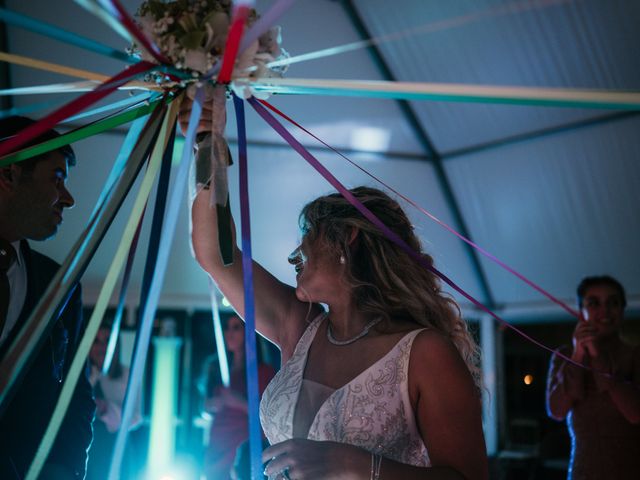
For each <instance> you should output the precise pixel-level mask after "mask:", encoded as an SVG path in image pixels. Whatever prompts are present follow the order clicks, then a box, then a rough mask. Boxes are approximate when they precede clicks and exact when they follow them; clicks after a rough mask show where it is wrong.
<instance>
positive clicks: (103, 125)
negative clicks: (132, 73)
mask: <svg viewBox="0 0 640 480" xmlns="http://www.w3.org/2000/svg"><path fill="white" fill-rule="evenodd" d="M160 102H161V100H159V99H156V100H154V101H152V102H150V103H149V104H145V105H142V106H140V107H138V108H135V109H133V110H127V111H125V112H122V113H120V114H117V115H113V116H109V117H107V118H104V119H102V120H99V121H97V122H93V123H91V124H89V125H87V126H85V127H81V128H78V129H76V130H72V131H71V132H68V133H65V134H63V135H60V136H59V137H58V138H54V139H51V140H47V141H46V142H42V143H39V144H37V145H34V146H32V147H28V148H25V149H23V150H19V151H17V152H15V153H12V154H10V155H7V156H5V157H2V158H0V167H4V166H6V165H11V164H12V163H16V162H21V161H23V160H26V159H28V158H32V157H35V156H36V155H41V154H43V153H46V152H50V151H51V150H55V149H57V148H60V147H61V146H63V145H68V144H70V143H74V142H77V141H79V140H83V139H85V138H87V137H91V136H93V135H97V134H99V133H102V132H104V131H107V130H111V129H112V128H115V127H117V126H120V125H123V124H125V123H129V122H131V121H133V120H136V119H139V118H141V117H144V116H146V115H148V114H149V113H150V112H152V111H153V110H155V108H156V107H157V106H158V105H159V103H160ZM139 126H140V127H141V125H139Z"/></svg>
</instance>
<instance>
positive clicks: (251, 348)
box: [233, 95, 262, 478]
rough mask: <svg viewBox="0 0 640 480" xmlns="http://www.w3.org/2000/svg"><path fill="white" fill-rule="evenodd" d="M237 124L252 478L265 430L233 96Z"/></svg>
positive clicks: (242, 146) (243, 157)
mask: <svg viewBox="0 0 640 480" xmlns="http://www.w3.org/2000/svg"><path fill="white" fill-rule="evenodd" d="M233 105H234V107H235V110H236V124H237V126H238V165H239V169H240V217H241V230H242V278H243V284H244V322H245V325H246V327H245V329H244V331H245V337H244V350H245V358H246V362H247V363H246V365H247V372H246V373H247V400H248V403H249V449H250V454H251V478H260V475H261V474H262V430H261V428H260V415H259V413H258V412H259V408H260V392H259V390H258V356H257V352H256V320H255V301H254V295H253V260H252V255H251V222H250V215H249V180H248V168H247V134H246V128H245V120H244V103H243V101H242V99H240V98H239V97H238V96H237V95H233Z"/></svg>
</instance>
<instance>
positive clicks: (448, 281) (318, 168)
mask: <svg viewBox="0 0 640 480" xmlns="http://www.w3.org/2000/svg"><path fill="white" fill-rule="evenodd" d="M248 101H249V103H250V104H251V106H252V107H253V108H254V109H255V111H256V112H257V113H258V115H260V116H261V117H262V118H263V119H264V120H265V121H266V122H267V123H268V124H269V125H270V126H271V127H272V128H273V129H274V130H275V131H276V132H277V133H278V134H279V135H280V136H281V137H282V138H283V139H284V140H285V141H286V142H287V143H288V144H289V145H290V146H291V147H292V148H293V149H294V150H295V151H296V152H298V153H299V154H300V156H302V158H304V159H305V160H306V161H307V163H309V164H310V165H311V166H312V167H313V168H315V169H316V171H317V172H318V173H320V175H322V176H323V177H324V178H325V179H326V180H327V181H328V182H329V183H330V184H331V185H332V186H333V187H334V188H335V189H336V190H338V191H339V192H340V193H341V194H342V196H343V197H344V198H345V199H346V200H347V201H348V202H349V203H351V205H353V206H354V207H355V208H356V209H357V210H358V211H359V212H360V213H361V214H362V215H363V216H364V217H365V218H367V219H368V220H369V221H370V222H371V223H373V224H374V225H375V226H376V227H378V229H380V231H381V232H382V233H383V234H384V235H385V236H386V237H387V238H388V239H389V240H391V241H392V242H393V243H395V244H396V245H398V246H399V247H400V248H401V249H402V250H404V251H405V252H406V253H407V254H408V255H409V256H410V257H411V258H413V259H414V260H415V261H416V262H417V263H419V264H420V265H422V266H423V267H424V268H426V269H427V270H429V271H430V272H432V273H433V274H434V275H437V276H438V277H439V278H440V279H442V280H443V281H444V282H445V283H446V284H447V285H449V286H450V287H451V288H453V289H454V290H455V291H456V292H458V293H459V294H460V295H462V296H463V297H464V298H466V299H467V300H469V301H470V302H471V303H472V304H473V305H475V306H476V307H477V308H479V309H480V310H482V311H483V312H485V313H487V314H489V315H491V317H493V318H494V319H496V320H497V321H498V322H500V323H501V324H502V325H505V326H506V327H508V328H510V329H512V330H513V331H515V332H517V333H518V334H519V335H521V336H522V337H523V338H526V339H527V340H528V341H530V342H531V343H533V344H534V345H537V346H538V347H540V348H542V349H544V350H547V351H549V352H551V353H555V354H556V355H558V356H559V357H561V358H562V359H563V360H565V361H567V362H569V363H571V364H573V365H576V366H580V367H584V366H583V365H581V364H579V363H577V362H575V361H574V360H572V359H571V358H569V357H567V356H566V355H563V354H561V353H559V352H556V351H555V350H554V349H552V348H549V347H547V346H546V345H544V344H543V343H541V342H539V341H538V340H536V339H534V338H532V337H530V336H529V335H527V334H526V333H524V332H523V331H522V330H520V329H518V328H517V327H515V326H514V325H511V324H510V323H509V322H507V321H505V320H503V319H502V318H500V317H499V316H498V315H496V314H495V313H494V312H493V311H492V310H491V309H489V308H487V307H486V306H485V305H484V304H482V303H481V302H479V301H478V300H476V299H475V298H474V297H473V296H471V295H470V294H468V293H467V292H466V291H465V290H463V289H462V288H461V287H459V286H458V285H457V284H456V283H455V282H453V280H451V279H450V278H449V277H447V276H446V275H445V274H443V273H442V272H440V271H439V270H438V269H437V268H435V267H434V266H433V265H429V263H427V262H426V261H425V260H424V258H423V257H422V255H420V253H418V252H416V251H415V250H413V249H412V248H411V247H410V246H409V245H408V244H407V243H406V242H405V241H404V240H402V238H400V237H399V236H398V235H397V234H396V233H395V232H393V231H392V230H391V229H389V227H387V226H386V225H385V224H384V223H383V222H382V221H381V220H380V219H379V218H378V217H376V216H375V215H374V214H373V213H372V212H371V211H370V210H369V209H368V208H367V207H365V206H364V205H363V204H362V203H361V202H360V201H359V200H358V199H357V198H356V197H355V196H354V195H353V194H352V193H351V192H350V191H349V190H348V189H347V188H346V187H345V186H344V185H342V183H340V182H339V181H338V179H337V178H336V177H335V176H333V174H331V172H329V170H327V169H326V168H325V167H324V165H322V164H321V163H320V162H319V161H318V160H317V159H316V158H315V157H314V156H313V155H311V153H309V152H308V151H307V149H306V148H304V147H303V146H302V144H301V143H300V142H298V141H297V140H296V139H295V138H294V137H293V136H292V135H291V134H290V133H289V132H288V131H287V130H286V129H285V128H284V127H283V126H282V125H281V124H280V123H279V122H278V120H276V118H275V117H273V116H272V115H271V114H270V113H269V112H268V111H267V110H266V108H265V107H263V106H262V105H261V104H260V102H258V101H257V100H256V99H254V98H250V99H249V100H248Z"/></svg>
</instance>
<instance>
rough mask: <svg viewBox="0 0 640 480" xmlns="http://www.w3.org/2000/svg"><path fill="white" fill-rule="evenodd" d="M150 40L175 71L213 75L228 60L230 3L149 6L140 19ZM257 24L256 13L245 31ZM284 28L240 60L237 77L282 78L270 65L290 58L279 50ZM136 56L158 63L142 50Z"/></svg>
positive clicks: (184, 0) (212, 0)
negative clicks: (226, 58)
mask: <svg viewBox="0 0 640 480" xmlns="http://www.w3.org/2000/svg"><path fill="white" fill-rule="evenodd" d="M136 17H137V20H138V23H139V24H140V27H141V29H142V31H143V33H145V34H146V36H147V37H148V38H150V39H151V40H153V41H154V42H155V44H156V45H157V46H158V48H159V49H160V51H161V52H162V53H163V54H164V55H165V56H166V57H167V58H168V59H169V60H171V61H172V62H173V66H174V67H175V68H177V69H179V70H183V71H186V72H188V73H190V74H191V76H192V77H194V78H198V77H200V76H202V75H203V74H205V73H207V72H209V71H210V70H211V69H212V68H213V66H214V65H215V64H216V63H217V62H219V61H220V60H221V58H222V56H223V54H224V47H225V44H226V41H227V33H228V31H229V25H230V23H231V1H230V0H173V1H169V2H165V1H162V0H146V1H144V2H143V3H142V5H140V8H139V9H138V12H137V14H136ZM257 19H258V14H257V13H256V11H255V10H253V9H252V10H251V13H250V14H249V16H248V18H247V25H246V26H247V27H248V26H251V25H252V24H253V23H254V22H255V21H256V20H257ZM280 42H281V38H280V27H277V26H276V27H272V28H271V29H270V30H269V31H267V32H266V33H264V34H263V35H262V36H261V37H260V38H259V39H257V40H256V41H254V42H253V44H252V45H250V46H249V47H248V48H247V49H245V50H244V52H240V54H239V55H238V58H237V60H236V65H235V69H234V73H233V77H234V79H235V78H242V79H255V78H259V77H262V78H263V77H274V76H278V77H279V76H282V74H283V73H284V70H285V69H286V67H273V68H270V67H269V66H268V65H269V63H270V62H273V61H276V60H280V59H282V58H285V57H287V56H288V55H287V53H286V52H285V51H284V50H283V49H282V48H281V47H280ZM131 52H132V53H133V54H136V55H138V56H139V57H140V58H142V59H143V60H149V61H154V59H153V57H152V56H151V55H150V54H149V53H148V52H146V51H144V49H140V48H139V47H138V46H137V45H134V46H133V48H132V49H131Z"/></svg>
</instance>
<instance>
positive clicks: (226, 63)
mask: <svg viewBox="0 0 640 480" xmlns="http://www.w3.org/2000/svg"><path fill="white" fill-rule="evenodd" d="M250 11H251V8H250V7H249V6H247V5H239V6H237V7H235V9H234V12H233V20H232V21H231V28H230V29H229V35H228V37H227V44H226V45H225V47H224V56H223V57H222V67H220V74H219V75H218V83H229V82H231V75H232V74H233V67H234V66H235V63H236V57H237V56H238V49H239V47H240V40H241V39H242V32H243V31H244V26H245V23H246V21H247V17H248V16H249V12H250Z"/></svg>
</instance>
